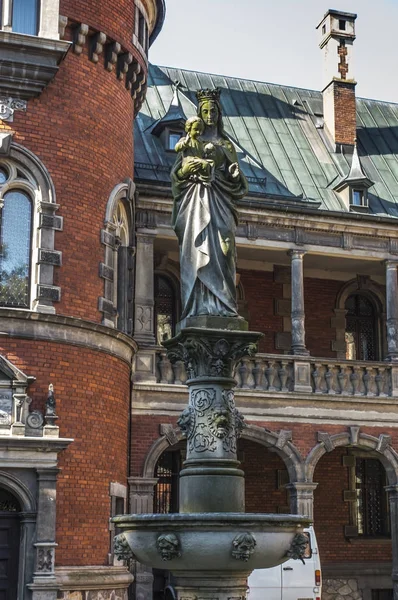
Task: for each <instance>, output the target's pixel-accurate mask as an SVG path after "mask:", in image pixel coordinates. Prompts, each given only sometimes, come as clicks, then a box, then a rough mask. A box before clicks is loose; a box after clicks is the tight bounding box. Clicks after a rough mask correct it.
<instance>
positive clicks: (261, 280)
mask: <svg viewBox="0 0 398 600" xmlns="http://www.w3.org/2000/svg"><path fill="white" fill-rule="evenodd" d="M241 282H242V285H243V289H244V291H245V298H246V302H247V305H248V311H249V326H250V329H252V330H255V331H261V332H262V333H264V337H263V339H262V340H260V343H259V351H260V352H267V353H279V352H281V351H280V350H276V348H275V337H276V333H278V332H282V331H283V318H282V317H280V316H276V315H275V304H276V300H277V299H282V298H283V286H282V283H275V282H274V274H273V273H272V272H269V271H243V272H242V273H241ZM343 285H344V282H342V281H335V280H327V279H313V278H308V277H306V278H305V279H304V305H305V330H306V345H307V348H308V350H309V351H310V353H311V355H312V356H319V357H334V356H335V352H333V351H332V341H333V340H334V339H336V331H335V330H334V329H332V327H331V319H332V317H334V313H333V309H334V308H336V297H337V294H338V292H339V290H340V289H341V287H342V286H343Z"/></svg>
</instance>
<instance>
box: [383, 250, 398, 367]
mask: <svg viewBox="0 0 398 600" xmlns="http://www.w3.org/2000/svg"><path fill="white" fill-rule="evenodd" d="M385 264H386V305H387V353H388V354H387V359H388V360H390V361H398V281H397V262H396V261H394V260H386V262H385Z"/></svg>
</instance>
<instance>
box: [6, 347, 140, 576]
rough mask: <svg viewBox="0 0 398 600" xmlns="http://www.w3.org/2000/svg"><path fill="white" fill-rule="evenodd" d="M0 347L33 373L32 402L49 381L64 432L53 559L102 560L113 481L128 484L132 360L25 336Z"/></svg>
mask: <svg viewBox="0 0 398 600" xmlns="http://www.w3.org/2000/svg"><path fill="white" fill-rule="evenodd" d="M0 353H1V354H2V355H4V356H5V357H6V358H7V359H8V360H10V361H12V362H13V363H14V364H15V365H16V366H17V367H19V368H20V369H22V370H23V371H24V372H25V373H26V374H27V375H34V376H35V377H36V381H35V382H34V383H33V384H32V385H31V386H30V387H29V390H28V391H29V395H30V396H31V397H32V398H33V405H32V408H33V409H39V410H42V411H43V410H44V406H45V401H46V397H47V390H48V384H49V383H53V384H54V390H55V397H56V400H57V414H58V415H59V420H58V422H57V424H58V425H59V427H60V434H61V436H62V437H67V438H73V439H74V442H73V443H72V444H71V445H70V446H69V447H68V448H67V449H66V450H64V451H63V452H61V454H60V455H59V456H60V461H59V466H60V468H61V472H60V474H59V476H58V488H57V534H56V535H57V543H58V548H57V553H56V557H57V563H58V564H61V565H95V564H97V565H104V564H106V561H107V552H108V549H109V528H108V520H109V516H110V496H109V483H110V482H111V481H114V482H119V483H123V484H125V485H126V476H127V448H128V416H129V389H130V383H129V367H128V365H127V364H125V363H124V362H122V361H120V360H118V359H117V358H114V357H112V356H109V355H106V354H105V353H102V352H97V351H93V350H87V349H83V348H80V347H77V346H69V345H66V344H56V343H51V342H39V341H27V340H17V339H16V340H2V344H1V347H0Z"/></svg>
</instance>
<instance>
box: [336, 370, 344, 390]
mask: <svg viewBox="0 0 398 600" xmlns="http://www.w3.org/2000/svg"><path fill="white" fill-rule="evenodd" d="M336 366H337V368H338V373H337V381H338V387H339V389H338V393H339V394H344V389H345V382H346V379H347V374H346V372H345V366H344V365H336Z"/></svg>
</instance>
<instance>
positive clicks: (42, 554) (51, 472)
mask: <svg viewBox="0 0 398 600" xmlns="http://www.w3.org/2000/svg"><path fill="white" fill-rule="evenodd" d="M58 472H59V469H57V468H49V469H37V488H38V489H37V529H36V542H35V543H34V546H35V548H36V561H35V571H34V574H33V583H32V584H31V585H29V588H30V589H31V590H32V592H33V594H32V597H33V600H55V598H56V597H57V582H56V577H55V573H54V563H55V548H56V545H57V544H56V543H55V517H56V513H55V509H56V486H57V474H58Z"/></svg>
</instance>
